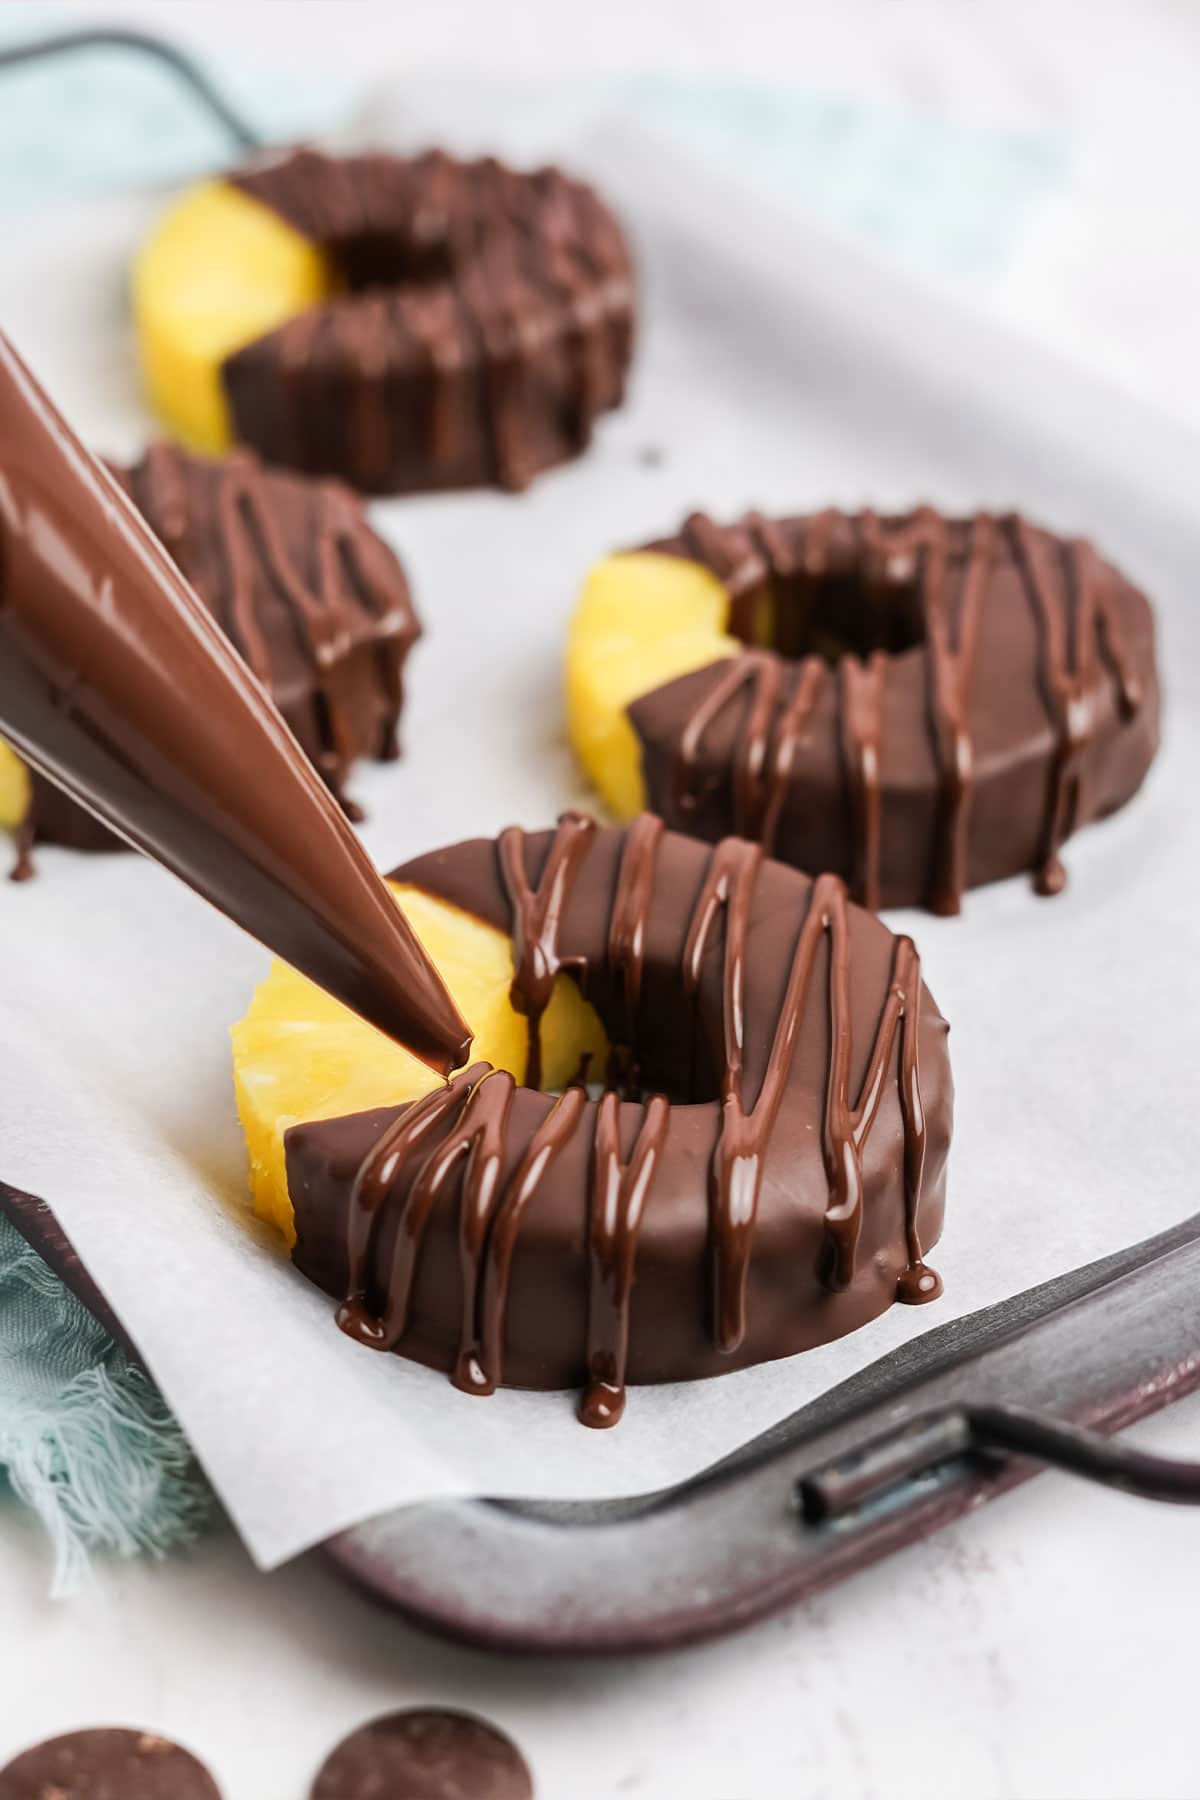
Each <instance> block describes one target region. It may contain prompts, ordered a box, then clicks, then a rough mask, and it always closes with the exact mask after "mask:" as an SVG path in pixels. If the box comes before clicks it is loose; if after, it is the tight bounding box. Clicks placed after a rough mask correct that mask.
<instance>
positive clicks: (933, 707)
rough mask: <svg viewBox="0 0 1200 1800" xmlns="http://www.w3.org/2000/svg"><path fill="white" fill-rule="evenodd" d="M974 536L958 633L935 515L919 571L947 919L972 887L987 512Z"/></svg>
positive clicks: (939, 874)
mask: <svg viewBox="0 0 1200 1800" xmlns="http://www.w3.org/2000/svg"><path fill="white" fill-rule="evenodd" d="M969 529H970V546H969V549H968V552H967V559H966V563H965V566H964V568H963V574H962V586H961V593H960V598H959V606H958V624H957V630H954V629H953V628H952V626H951V621H950V612H949V606H948V602H947V591H946V589H947V580H946V532H945V524H944V521H943V520H942V519H940V518H939V517H938V516H937V515H936V514H932V515H931V516H930V522H929V529H928V536H927V538H926V543H925V550H924V563H923V568H922V592H923V595H924V601H925V630H926V635H927V641H928V645H929V676H930V679H929V696H930V712H931V715H932V721H933V742H934V749H935V751H936V753H937V758H938V764H939V767H940V769H941V774H942V801H941V814H940V817H939V821H938V833H937V838H936V840H935V844H934V857H933V871H932V875H931V879H930V887H929V905H930V909H931V910H932V911H933V912H935V913H940V914H942V915H943V916H944V917H951V916H953V915H954V914H956V913H958V912H960V911H961V910H962V897H963V894H964V893H965V891H966V886H967V834H968V831H969V829H970V822H971V800H972V797H973V793H974V786H975V749H974V745H973V743H972V741H971V733H970V730H969V728H968V725H967V705H968V701H969V699H970V691H971V676H972V673H973V671H974V667H975V647H976V642H977V640H978V636H979V615H980V611H981V609H982V605H983V597H984V594H985V592H986V589H987V580H988V574H989V570H990V567H991V558H992V543H993V537H994V528H993V526H992V521H991V520H990V519H989V518H988V516H987V514H986V513H980V514H979V515H978V516H977V517H976V518H974V519H972V521H971V524H970V528H969Z"/></svg>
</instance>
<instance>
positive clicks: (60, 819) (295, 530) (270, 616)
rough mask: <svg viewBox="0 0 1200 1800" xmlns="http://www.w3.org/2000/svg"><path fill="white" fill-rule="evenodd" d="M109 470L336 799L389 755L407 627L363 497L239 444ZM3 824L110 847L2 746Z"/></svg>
mask: <svg viewBox="0 0 1200 1800" xmlns="http://www.w3.org/2000/svg"><path fill="white" fill-rule="evenodd" d="M113 473H114V474H115V475H116V477H117V480H118V481H119V482H120V483H121V485H122V487H123V488H124V489H125V491H126V493H127V494H128V495H129V497H130V499H131V500H132V501H133V502H134V504H135V506H136V507H137V508H138V511H139V512H140V513H141V514H142V516H143V518H145V520H146V521H147V523H148V524H149V525H150V526H151V528H152V529H153V530H154V532H155V534H156V535H157V536H158V537H159V538H160V539H161V540H162V542H163V544H164V546H165V547H166V549H167V550H168V551H169V552H170V554H171V556H172V557H173V559H174V561H175V562H176V564H177V565H178V567H179V568H180V570H181V571H182V572H183V574H184V575H185V576H186V577H187V579H188V580H189V581H190V582H191V584H192V586H193V587H194V588H195V589H196V592H197V593H198V594H199V595H200V598H201V599H202V600H203V601H204V602H205V604H206V605H207V607H208V609H209V611H210V612H211V613H212V614H213V617H214V618H215V619H216V620H217V623H218V624H219V625H220V626H221V627H222V629H223V630H224V631H225V632H226V634H227V635H228V637H229V638H230V639H231V640H232V642H233V643H234V645H235V646H236V648H237V649H238V650H239V651H240V652H241V654H242V656H243V657H244V658H245V660H246V662H247V663H248V664H249V666H250V668H251V669H252V670H253V672H254V674H255V675H257V676H258V677H259V679H260V680H261V681H262V683H263V685H264V686H265V687H266V688H267V690H268V692H269V693H270V694H271V696H272V698H273V699H274V701H275V703H276V705H277V706H278V707H279V710H280V711H281V712H282V714H283V716H284V718H285V719H286V721H287V723H288V724H289V725H290V727H291V729H292V731H293V732H294V733H295V735H296V737H297V739H298V740H299V742H300V745H301V747H302V748H303V749H304V750H305V752H306V753H307V754H308V756H309V757H310V758H311V760H312V761H313V763H314V764H315V765H316V767H317V768H318V770H319V771H320V772H321V774H322V775H323V776H324V778H325V780H326V782H327V783H328V784H329V786H330V787H331V788H332V789H333V791H334V792H335V793H336V794H337V795H338V796H339V797H340V798H343V786H344V783H345V780H346V777H347V775H348V773H349V771H350V768H351V766H352V765H353V763H354V762H356V761H357V760H358V758H360V757H364V756H372V757H381V758H387V757H392V756H394V755H395V754H396V752H397V738H396V731H397V725H398V722H399V717H400V711H401V707H402V704H403V698H404V685H403V681H404V664H405V660H406V658H407V656H408V653H409V650H410V649H411V648H412V645H413V643H414V642H415V640H416V638H417V635H418V631H419V627H418V624H417V617H416V613H415V612H414V610H413V605H412V599H411V597H410V594H409V588H408V582H407V580H406V578H405V574H404V570H403V569H402V568H401V566H400V563H399V561H398V560H397V558H396V556H395V555H394V553H393V552H392V551H391V550H390V549H389V548H388V546H387V545H386V544H385V543H384V542H383V540H382V538H380V537H378V536H377V535H376V533H375V532H374V531H372V530H371V528H370V526H369V525H368V523H367V518H366V514H365V512H364V510H363V507H362V503H361V501H360V500H359V499H358V498H357V497H356V496H355V495H353V494H352V493H351V492H350V491H349V489H348V488H344V487H342V486H341V485H340V484H339V483H336V482H331V481H312V480H309V479H307V478H306V477H303V476H298V475H292V474H288V473H286V472H283V471H280V470H276V469H266V468H263V467H262V465H261V464H260V463H259V462H258V460H257V458H256V457H254V456H253V455H252V454H250V453H249V452H247V451H238V452H235V453H233V454H231V455H229V456H226V457H221V458H217V459H210V458H207V457H199V456H192V455H189V454H188V453H187V452H186V451H181V450H177V449H174V448H172V447H171V446H170V445H167V444H155V445H152V446H151V448H150V449H149V450H148V451H147V452H146V454H145V455H144V456H143V457H142V459H141V461H140V462H138V463H135V464H134V465H133V467H132V468H128V469H114V470H113ZM343 804H344V805H346V806H347V810H348V811H351V812H353V808H352V807H350V806H349V803H348V802H346V801H345V800H344V798H343ZM4 827H7V828H9V829H10V830H14V831H17V832H19V833H20V835H21V837H22V839H23V843H24V848H25V849H26V850H27V849H28V846H29V845H30V844H32V842H33V841H34V839H35V838H36V839H40V840H43V841H46V842H49V843H57V844H68V845H72V846H74V847H75V848H76V849H83V850H99V849H116V848H121V847H122V846H121V843H120V840H119V839H118V838H116V837H114V835H113V834H112V833H111V832H110V831H108V830H107V829H106V827H105V826H103V825H102V824H100V822H99V821H98V820H96V819H94V818H93V817H92V815H91V814H90V813H88V812H85V811H84V809H83V808H82V807H81V806H79V805H77V804H76V802H75V801H73V800H71V799H70V798H68V796H67V795H66V794H64V793H63V792H62V790H61V789H59V788H57V787H55V786H54V785H53V783H51V782H49V781H46V780H44V779H43V778H41V777H39V776H30V775H29V774H28V773H27V772H26V770H25V769H24V768H23V767H22V766H21V765H20V764H19V763H18V761H17V759H16V757H15V756H14V754H13V752H12V751H10V750H6V749H5V748H4V746H3V745H0V828H4ZM21 872H28V861H27V858H26V859H25V861H24V863H23V866H21Z"/></svg>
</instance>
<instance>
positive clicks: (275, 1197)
mask: <svg viewBox="0 0 1200 1800" xmlns="http://www.w3.org/2000/svg"><path fill="white" fill-rule="evenodd" d="M392 891H393V893H394V894H395V897H396V900H397V903H398V904H399V905H402V906H403V908H404V913H405V916H406V917H407V919H408V922H409V924H410V925H411V926H412V928H413V930H414V931H415V932H416V934H417V936H418V938H419V939H420V940H421V943H422V944H423V945H424V947H425V949H426V950H427V951H428V953H429V955H430V956H431V957H432V959H433V961H434V963H435V964H436V966H437V968H438V970H439V971H440V973H441V975H442V978H443V980H444V981H445V983H446V985H447V987H448V988H449V989H450V992H451V994H452V995H453V997H454V1000H455V1003H456V1004H457V1006H458V1007H459V1010H460V1011H461V1012H462V1014H463V1016H464V1018H466V1019H467V1021H468V1022H469V1024H470V1025H471V1026H472V1028H473V1030H474V1033H475V1041H474V1047H473V1050H472V1060H474V1061H484V1062H490V1063H492V1064H493V1065H494V1067H496V1068H498V1069H507V1070H508V1071H509V1072H510V1074H512V1075H514V1076H516V1078H517V1079H518V1080H522V1079H523V1078H524V1074H525V1067H526V1060H527V1055H528V1048H529V1039H528V1029H527V1025H526V1021H525V1020H524V1018H522V1017H521V1015H520V1014H519V1013H517V1012H516V1010H515V1009H514V1007H513V1005H512V1001H511V999H510V997H509V989H510V986H511V983H512V979H513V972H514V971H513V954H512V944H511V942H510V940H509V938H508V937H507V935H506V934H505V933H504V932H501V931H497V930H496V929H495V928H494V927H493V926H491V925H488V924H486V923H484V921H483V920H481V919H476V918H474V917H473V916H472V915H471V914H469V913H465V912H462V911H461V910H460V909H459V908H458V907H456V906H451V905H450V904H448V902H446V901H444V900H437V899H434V898H433V897H432V896H431V895H429V894H425V893H423V892H422V891H421V890H420V889H419V888H413V887H404V886H398V885H395V884H393V886H392ZM230 1035H231V1037H232V1039H233V1074H234V1087H235V1090H236V1094H237V1104H238V1113H239V1116H240V1118H241V1121H242V1129H243V1131H244V1132H245V1135H246V1148H247V1151H248V1153H249V1158H250V1185H251V1190H252V1193H253V1197H254V1209H255V1211H256V1212H257V1213H258V1214H259V1215H260V1217H262V1218H264V1219H267V1220H269V1221H270V1222H271V1223H272V1224H274V1225H275V1226H277V1227H278V1229H279V1230H280V1231H281V1232H282V1234H283V1236H284V1238H285V1239H286V1241H287V1243H288V1244H289V1246H290V1245H291V1244H292V1243H294V1242H295V1236H296V1231H295V1224H294V1221H293V1212H292V1202H291V1198H290V1196H289V1193H288V1185H287V1162H286V1156H285V1149H284V1137H285V1134H286V1133H287V1131H288V1130H289V1129H290V1127H291V1126H293V1125H297V1124H300V1123H301V1122H303V1121H307V1120H315V1119H333V1118H341V1117H344V1116H345V1115H347V1114H349V1113H356V1112H367V1111H370V1110H371V1109H372V1108H373V1107H377V1106H395V1105H397V1104H398V1103H400V1102H402V1101H406V1100H416V1099H418V1098H419V1097H420V1096H421V1095H422V1094H427V1093H429V1092H430V1091H431V1090H432V1089H433V1088H434V1087H436V1086H437V1076H436V1075H434V1074H433V1072H432V1071H431V1070H430V1069H428V1068H426V1066H425V1064H424V1063H422V1062H418V1060H417V1059H416V1057H415V1056H412V1055H410V1054H409V1052H408V1051H407V1050H404V1049H402V1048H401V1046H400V1045H399V1044H396V1043H393V1042H392V1040H391V1039H390V1038H387V1037H384V1036H383V1034H382V1033H381V1032H378V1031H376V1030H375V1029H374V1027H373V1026H371V1025H368V1024H367V1023H366V1022H365V1020H362V1019H359V1018H357V1017H356V1016H355V1015H354V1014H353V1013H351V1012H349V1011H348V1010H347V1009H346V1008H345V1007H344V1006H342V1005H341V1004H340V1003H339V1002H338V1001H336V1000H334V999H332V998H331V997H330V996H329V995H328V994H326V993H324V992H323V991H322V990H321V989H320V988H318V987H316V986H315V985H314V984H313V983H312V982H311V981H309V980H308V979H307V978H306V977H305V976H303V975H300V974H298V973H297V972H296V970H295V969H292V968H290V967H289V966H288V965H287V964H286V963H283V962H275V963H273V964H272V967H271V971H270V973H269V975H268V976H267V978H266V980H265V981H264V982H262V984H261V985H260V987H259V988H258V989H257V991H256V993H255V994H254V997H253V999H252V1000H251V1002H250V1006H249V1009H248V1011H247V1012H246V1015H245V1017H244V1018H242V1019H240V1020H239V1021H238V1023H237V1024H236V1025H234V1026H233V1028H232V1031H231V1034H230ZM541 1045H542V1056H543V1071H544V1081H545V1086H546V1087H547V1088H548V1089H550V1090H556V1089H559V1088H562V1087H565V1086H566V1085H567V1083H568V1082H569V1081H571V1080H572V1079H573V1078H574V1077H575V1075H576V1073H577V1071H578V1070H579V1068H580V1065H581V1063H582V1060H583V1058H584V1056H585V1055H587V1056H590V1057H591V1058H592V1059H593V1061H592V1062H591V1065H590V1066H591V1067H592V1068H594V1069H598V1070H602V1069H603V1068H604V1066H605V1062H606V1061H607V1057H608V1040H607V1038H606V1036H605V1033H604V1027H603V1026H602V1025H601V1023H600V1020H599V1018H598V1017H597V1015H596V1013H595V1011H594V1009H593V1008H592V1007H591V1006H590V1005H589V1004H588V1003H587V1001H586V1000H584V998H583V996H582V994H581V993H580V991H579V989H578V988H577V987H576V985H575V983H574V982H573V981H571V979H570V977H569V976H566V975H560V976H559V978H558V980H557V982H556V983H555V987H554V994H553V997H552V999H551V1001H550V1005H549V1006H548V1008H547V1009H546V1013H545V1016H544V1018H543V1020H542V1031H541Z"/></svg>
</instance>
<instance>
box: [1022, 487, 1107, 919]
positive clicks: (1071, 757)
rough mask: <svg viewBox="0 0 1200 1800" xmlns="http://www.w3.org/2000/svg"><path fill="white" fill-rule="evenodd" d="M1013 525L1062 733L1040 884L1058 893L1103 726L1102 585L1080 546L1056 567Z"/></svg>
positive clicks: (1046, 684) (1048, 693)
mask: <svg viewBox="0 0 1200 1800" xmlns="http://www.w3.org/2000/svg"><path fill="white" fill-rule="evenodd" d="M1008 525H1009V530H1010V531H1011V533H1012V538H1013V546H1014V552H1015V555H1016V558H1017V565H1018V567H1019V568H1020V570H1021V572H1022V575H1023V576H1024V579H1025V585H1026V589H1027V591H1028V593H1029V597H1030V600H1031V601H1032V603H1033V606H1034V609H1035V611H1036V612H1037V615H1038V623H1039V629H1040V634H1041V647H1042V684H1043V693H1044V696H1045V700H1046V705H1047V708H1048V710H1049V712H1050V718H1051V722H1052V724H1053V726H1054V730H1055V739H1056V741H1055V749H1054V759H1053V762H1052V763H1051V767H1050V787H1049V794H1048V798H1047V803H1046V821H1045V825H1044V828H1043V833H1042V847H1041V853H1040V856H1039V863H1038V868H1037V870H1036V872H1035V875H1034V885H1035V887H1036V888H1037V891H1038V893H1039V894H1058V893H1061V892H1062V890H1063V888H1064V887H1065V886H1066V881H1067V874H1066V870H1065V869H1064V868H1063V865H1062V858H1061V856H1060V855H1059V852H1060V850H1061V849H1062V845H1063V843H1064V841H1065V840H1066V839H1067V838H1068V837H1069V836H1070V834H1071V830H1072V827H1073V825H1074V822H1075V819H1076V817H1077V815H1078V813H1079V811H1080V808H1081V794H1080V787H1081V783H1082V781H1083V760H1084V757H1085V755H1086V753H1087V749H1088V746H1089V744H1090V743H1091V741H1092V736H1093V733H1094V731H1095V729H1096V709H1095V704H1094V701H1093V699H1092V689H1091V685H1090V676H1091V658H1092V654H1093V651H1094V648H1095V644H1096V635H1097V628H1096V606H1095V590H1094V588H1093V585H1092V582H1091V580H1090V573H1091V571H1090V568H1089V566H1088V564H1087V561H1086V559H1085V558H1083V557H1081V556H1080V555H1079V552H1078V546H1077V545H1072V546H1070V547H1069V548H1068V552H1067V555H1068V558H1069V562H1068V564H1067V566H1065V567H1063V566H1060V567H1059V568H1057V569H1055V570H1054V571H1053V572H1051V571H1050V570H1048V569H1047V568H1046V566H1045V558H1044V556H1043V552H1042V546H1041V545H1040V543H1038V542H1037V540H1036V539H1035V537H1034V534H1033V533H1032V532H1031V531H1030V529H1029V527H1028V526H1027V525H1026V523H1025V521H1024V519H1022V518H1019V517H1017V516H1016V515H1014V516H1013V517H1012V518H1011V519H1010V520H1009V521H1008ZM1072 614H1073V616H1072Z"/></svg>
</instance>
